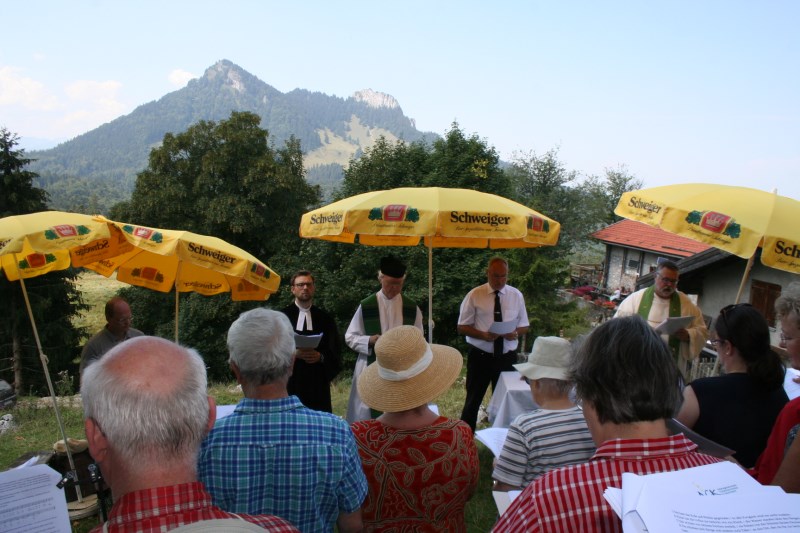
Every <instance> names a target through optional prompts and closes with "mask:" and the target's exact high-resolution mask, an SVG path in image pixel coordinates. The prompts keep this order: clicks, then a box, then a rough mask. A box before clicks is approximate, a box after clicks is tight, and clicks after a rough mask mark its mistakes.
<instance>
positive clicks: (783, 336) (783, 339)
mask: <svg viewBox="0 0 800 533" xmlns="http://www.w3.org/2000/svg"><path fill="white" fill-rule="evenodd" d="M798 338H800V337H787V336H786V335H784V334H783V333H781V342H782V343H784V344H786V343H788V342H792V341H794V340H797V339H798Z"/></svg>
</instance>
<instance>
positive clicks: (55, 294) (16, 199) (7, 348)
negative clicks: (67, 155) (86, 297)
mask: <svg viewBox="0 0 800 533" xmlns="http://www.w3.org/2000/svg"><path fill="white" fill-rule="evenodd" d="M18 144H19V137H18V136H17V135H16V134H14V133H11V132H9V131H8V130H7V129H6V128H0V215H2V217H8V216H14V215H22V214H26V213H35V212H37V211H43V210H45V209H47V199H48V198H47V193H46V192H45V191H44V190H42V189H39V188H37V187H35V186H34V185H33V180H34V179H35V178H36V177H37V174H36V173H34V172H30V171H27V170H25V167H26V166H27V165H28V164H29V163H30V162H31V160H30V159H28V158H26V157H25V153H24V150H22V149H17V148H16V147H17V145H18ZM75 278H76V274H75V272H73V271H71V270H65V271H61V272H51V273H49V274H47V275H45V276H39V277H38V278H31V279H28V280H26V281H25V286H26V288H27V292H28V297H29V300H30V303H31V308H32V309H33V315H34V317H36V320H37V326H38V330H39V337H40V340H41V342H42V349H43V351H44V353H45V354H46V355H47V356H48V359H49V370H50V373H51V374H52V375H55V374H56V373H58V372H60V371H63V370H69V371H71V372H70V375H71V374H74V372H75V371H76V365H75V364H73V363H72V361H73V359H75V358H76V357H77V356H78V354H79V345H80V341H81V336H82V331H80V330H79V329H77V328H75V326H73V325H72V321H71V317H72V316H73V315H74V314H75V313H77V312H79V311H81V310H83V309H85V308H86V306H85V305H84V304H83V303H82V301H81V299H80V294H79V293H78V291H77V289H76V288H75V283H74V282H75ZM0 306H1V307H2V309H3V316H4V319H3V320H2V321H0V377H2V378H3V379H5V380H7V381H9V382H12V383H13V384H14V388H15V390H16V391H17V394H23V393H29V392H34V393H38V392H45V391H46V388H45V378H44V373H43V370H42V366H41V362H40V359H39V354H38V352H37V349H36V343H35V340H34V337H33V329H32V328H31V324H30V319H29V317H28V314H27V310H26V307H25V301H24V299H23V295H22V290H21V287H20V283H19V282H16V281H15V282H9V281H8V279H7V278H6V277H5V276H3V275H0Z"/></svg>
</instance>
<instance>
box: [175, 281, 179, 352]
mask: <svg viewBox="0 0 800 533" xmlns="http://www.w3.org/2000/svg"><path fill="white" fill-rule="evenodd" d="M179 297H180V293H179V292H178V285H177V284H176V285H175V343H176V344H177V343H178V306H179V303H180V300H179Z"/></svg>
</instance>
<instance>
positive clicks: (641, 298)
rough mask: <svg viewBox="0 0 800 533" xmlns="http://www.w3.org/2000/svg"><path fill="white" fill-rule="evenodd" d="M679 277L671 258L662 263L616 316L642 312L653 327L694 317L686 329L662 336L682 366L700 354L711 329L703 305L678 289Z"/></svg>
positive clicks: (623, 304) (621, 305) (680, 366)
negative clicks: (697, 304)
mask: <svg viewBox="0 0 800 533" xmlns="http://www.w3.org/2000/svg"><path fill="white" fill-rule="evenodd" d="M678 277H679V276H678V265H676V264H675V263H673V262H672V261H663V262H661V263H659V265H658V270H657V271H656V275H655V283H654V284H653V286H651V287H647V288H646V289H641V290H639V291H636V292H634V293H633V294H631V295H630V296H628V297H627V298H625V300H624V301H623V302H622V303H621V304H620V305H619V308H618V309H617V313H616V314H615V315H614V316H615V317H622V316H630V315H639V316H641V317H642V318H644V319H645V320H647V323H648V324H650V325H651V326H652V327H653V328H655V327H657V326H658V325H659V324H661V323H662V322H663V321H664V320H666V319H667V318H671V317H681V316H692V317H693V318H692V322H691V324H689V326H687V327H686V328H682V329H679V330H678V331H676V332H674V333H673V334H672V335H662V336H661V337H662V338H663V339H664V341H666V342H667V344H669V347H670V350H672V355H673V356H675V360H676V362H677V363H678V368H683V366H684V365H683V364H682V362H683V361H689V360H691V359H695V358H696V357H697V356H698V355H700V352H701V351H702V350H703V346H705V344H706V340H708V329H706V322H705V319H703V312H702V311H700V308H699V307H697V306H696V305H695V304H694V303H692V301H691V300H690V299H689V297H688V296H687V295H686V294H685V293H682V292H680V291H679V290H678Z"/></svg>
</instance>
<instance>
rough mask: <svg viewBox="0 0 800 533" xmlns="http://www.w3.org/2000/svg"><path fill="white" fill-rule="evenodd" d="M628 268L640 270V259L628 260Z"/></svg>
mask: <svg viewBox="0 0 800 533" xmlns="http://www.w3.org/2000/svg"><path fill="white" fill-rule="evenodd" d="M628 270H637V271H638V270H639V261H637V260H636V259H629V260H628Z"/></svg>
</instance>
